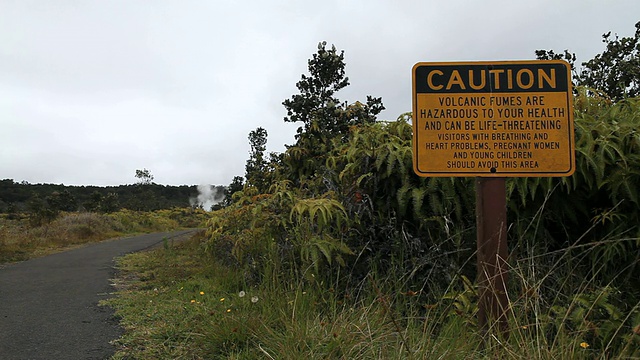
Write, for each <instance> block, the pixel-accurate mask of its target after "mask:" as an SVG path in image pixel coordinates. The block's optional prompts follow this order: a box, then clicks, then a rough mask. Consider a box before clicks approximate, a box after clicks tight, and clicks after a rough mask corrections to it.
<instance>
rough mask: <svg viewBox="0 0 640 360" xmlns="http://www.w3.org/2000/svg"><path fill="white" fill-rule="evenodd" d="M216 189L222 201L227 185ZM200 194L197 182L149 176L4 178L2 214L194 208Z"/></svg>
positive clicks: (0, 190)
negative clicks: (71, 180) (80, 181)
mask: <svg viewBox="0 0 640 360" xmlns="http://www.w3.org/2000/svg"><path fill="white" fill-rule="evenodd" d="M145 170H146V169H145ZM138 171H140V170H138ZM147 171H148V170H147ZM149 176H151V175H149ZM151 179H153V177H152V176H151ZM147 180H148V181H147ZM215 190H216V191H217V192H219V194H220V195H219V199H218V200H219V201H221V200H222V194H223V192H224V187H222V186H216V187H215ZM197 196H198V189H197V186H196V185H181V186H170V185H160V184H156V183H153V182H151V180H149V179H146V180H145V179H141V181H140V182H139V183H137V184H129V185H119V186H70V185H64V184H30V183H28V182H16V181H14V180H12V179H4V180H0V213H8V214H18V213H38V212H39V213H41V214H43V213H46V212H49V213H56V212H59V211H78V210H83V211H93V212H103V213H109V212H114V211H117V210H119V209H129V210H136V211H154V210H160V209H171V208H174V207H179V208H185V207H191V206H193V205H194V204H193V201H192V200H194V199H196V198H197ZM190 200H191V201H190ZM206 210H209V209H206ZM45 215H46V214H45Z"/></svg>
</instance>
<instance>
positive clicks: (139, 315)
mask: <svg viewBox="0 0 640 360" xmlns="http://www.w3.org/2000/svg"><path fill="white" fill-rule="evenodd" d="M201 246H202V245H201V242H200V240H199V239H193V240H192V241H190V242H187V243H182V244H180V245H179V246H176V247H174V248H172V249H170V251H168V249H158V250H155V251H152V252H146V253H138V254H132V255H128V256H127V257H125V258H123V259H121V260H120V262H119V264H120V265H119V266H120V269H121V279H129V280H128V281H125V282H124V283H122V285H123V286H122V287H121V290H120V292H119V296H118V297H117V298H114V299H111V300H109V301H108V302H107V304H108V305H110V306H113V307H114V308H115V309H116V310H117V314H118V315H119V316H121V317H122V323H123V325H124V326H125V329H126V330H127V332H126V334H125V335H124V336H123V337H122V338H121V339H119V340H118V341H117V345H118V346H119V351H118V353H117V355H116V356H115V358H116V359H125V358H126V359H148V358H159V359H169V358H190V359H265V358H266V359H301V358H306V359H483V358H486V359H489V358H502V359H634V358H640V304H639V303H638V302H630V301H627V300H628V299H625V298H624V297H623V292H621V291H618V290H617V289H615V288H613V287H611V286H604V287H602V286H600V285H599V284H597V283H596V282H592V281H590V280H589V279H588V278H581V280H580V281H579V282H577V283H570V282H574V281H577V279H578V278H580V277H579V276H578V274H575V273H572V269H571V262H570V261H568V258H569V257H581V256H582V257H586V256H589V252H590V251H593V249H590V248H585V247H579V246H574V247H568V248H566V249H562V250H560V251H556V252H553V253H546V254H541V255H532V256H527V257H523V258H521V259H519V260H517V261H513V262H512V264H511V266H512V267H511V268H510V271H509V273H510V277H511V280H510V282H509V284H508V285H509V286H508V287H509V305H508V307H509V308H508V313H509V314H510V318H509V331H508V336H504V335H505V334H504V333H501V332H499V331H498V329H494V328H490V329H489V334H490V335H489V336H488V337H487V338H485V339H484V340H483V338H482V337H481V336H480V333H479V331H478V329H477V327H476V320H475V315H476V311H477V305H476V303H477V288H476V286H475V284H474V283H473V281H471V280H469V279H467V278H466V277H464V276H463V275H461V276H458V277H456V278H455V279H454V280H453V281H451V283H450V284H449V287H448V288H447V289H446V290H445V291H443V292H442V293H439V294H427V292H428V289H422V290H420V289H414V290H416V291H414V290H412V289H408V288H406V283H403V281H402V280H401V279H400V280H399V277H400V278H402V277H403V275H404V277H406V276H407V275H408V274H396V273H393V272H384V271H380V272H376V273H370V274H369V275H368V276H367V277H366V278H365V279H363V280H362V281H361V282H360V283H358V284H355V286H353V287H351V289H350V291H349V292H344V291H341V290H338V289H337V288H336V287H334V286H335V285H336V284H337V283H338V282H337V280H336V281H335V282H332V281H331V280H329V281H327V279H323V278H321V277H317V276H315V275H313V274H314V272H313V271H314V269H313V267H312V266H311V267H309V268H308V271H306V272H304V273H302V274H300V273H295V272H291V273H289V275H288V276H278V275H277V274H276V273H275V272H271V274H270V275H269V274H265V276H264V277H263V278H262V281H261V282H260V283H255V282H252V281H248V278H247V277H245V276H244V274H243V273H242V272H240V271H237V268H236V267H234V266H233V265H223V264H220V263H218V262H212V261H211V259H210V258H209V257H208V256H207V255H205V254H203V253H202V251H201V249H202V248H201ZM625 270H626V269H620V274H621V275H623V274H624V272H625ZM399 275H400V276H399ZM249 280H250V279H249ZM558 284H560V285H561V286H560V287H558ZM566 289H571V292H567V291H565V290H566ZM252 298H253V299H254V300H255V301H252ZM636 301H637V300H636Z"/></svg>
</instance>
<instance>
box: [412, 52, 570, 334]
mask: <svg viewBox="0 0 640 360" xmlns="http://www.w3.org/2000/svg"><path fill="white" fill-rule="evenodd" d="M412 80H413V168H414V171H415V172H416V174H418V175H419V176H425V177H431V176H440V177H443V176H446V177H452V176H466V177H472V176H473V177H476V224H477V243H478V253H477V257H478V287H479V295H480V298H479V301H478V308H479V310H478V323H479V325H480V328H481V332H482V333H483V334H486V332H487V331H489V330H492V329H499V332H501V333H502V334H504V335H507V333H506V330H507V320H508V317H507V315H508V308H509V304H508V297H507V290H506V281H507V256H508V248H507V215H506V212H507V208H506V190H505V178H507V177H551V176H553V177H558V176H571V175H572V174H573V172H574V171H575V144H574V127H573V94H572V90H571V69H570V66H569V64H568V63H566V62H565V61H560V60H549V61H542V60H538V61H500V62H453V63H451V62H433V63H428V62H425V63H418V64H416V65H415V66H414V67H413V72H412ZM494 322H497V326H494V325H495V324H494Z"/></svg>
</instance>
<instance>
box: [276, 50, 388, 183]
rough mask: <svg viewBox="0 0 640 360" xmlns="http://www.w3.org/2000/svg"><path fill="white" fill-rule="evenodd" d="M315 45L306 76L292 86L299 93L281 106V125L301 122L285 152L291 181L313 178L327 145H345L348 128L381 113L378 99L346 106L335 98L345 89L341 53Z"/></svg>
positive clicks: (379, 99)
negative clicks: (283, 111) (340, 142)
mask: <svg viewBox="0 0 640 360" xmlns="http://www.w3.org/2000/svg"><path fill="white" fill-rule="evenodd" d="M326 45H327V43H326V42H324V41H323V42H321V43H319V44H318V52H317V53H316V54H313V57H312V58H311V59H310V60H309V62H308V69H309V75H304V74H303V75H302V79H301V80H300V81H299V82H298V83H297V84H296V87H297V88H298V90H299V91H300V93H299V94H295V95H293V96H292V97H291V99H288V100H285V101H284V102H283V103H282V104H283V105H284V107H285V108H286V109H287V116H286V117H285V118H284V121H285V122H302V126H301V127H299V128H298V130H297V135H296V139H297V143H296V144H295V145H294V146H292V147H290V148H289V150H290V151H289V155H290V156H289V158H288V161H287V165H288V166H289V169H290V170H291V177H292V178H294V179H295V180H299V179H300V178H304V177H309V176H313V175H314V174H315V173H316V172H317V171H318V170H320V168H322V167H323V164H324V161H325V159H326V156H327V153H328V151H329V150H330V148H331V146H332V145H331V141H332V140H334V139H336V138H339V139H341V140H343V141H345V140H346V139H347V137H348V133H349V128H350V127H351V126H354V125H361V124H368V123H373V122H375V120H376V116H377V115H378V114H379V113H380V112H381V111H382V110H384V106H383V105H382V99H381V98H373V97H371V96H367V101H366V103H361V102H359V101H357V102H355V103H353V104H350V105H348V104H347V103H346V102H344V103H343V102H341V101H340V100H339V99H338V98H336V97H335V94H336V93H337V92H338V91H340V90H341V89H343V88H345V87H347V86H348V85H349V78H348V77H346V76H345V62H344V51H341V52H339V53H338V51H337V50H336V48H335V46H331V49H327V48H326Z"/></svg>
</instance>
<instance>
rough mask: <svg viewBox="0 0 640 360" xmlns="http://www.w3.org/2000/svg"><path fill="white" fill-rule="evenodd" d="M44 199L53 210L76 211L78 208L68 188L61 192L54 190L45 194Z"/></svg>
mask: <svg viewBox="0 0 640 360" xmlns="http://www.w3.org/2000/svg"><path fill="white" fill-rule="evenodd" d="M46 199H47V204H48V205H49V207H50V208H52V209H54V210H58V211H76V210H77V208H78V204H77V201H76V198H75V196H73V195H72V194H71V193H70V192H69V190H63V191H62V192H59V191H54V192H52V193H51V195H49V196H47V198H46Z"/></svg>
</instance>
